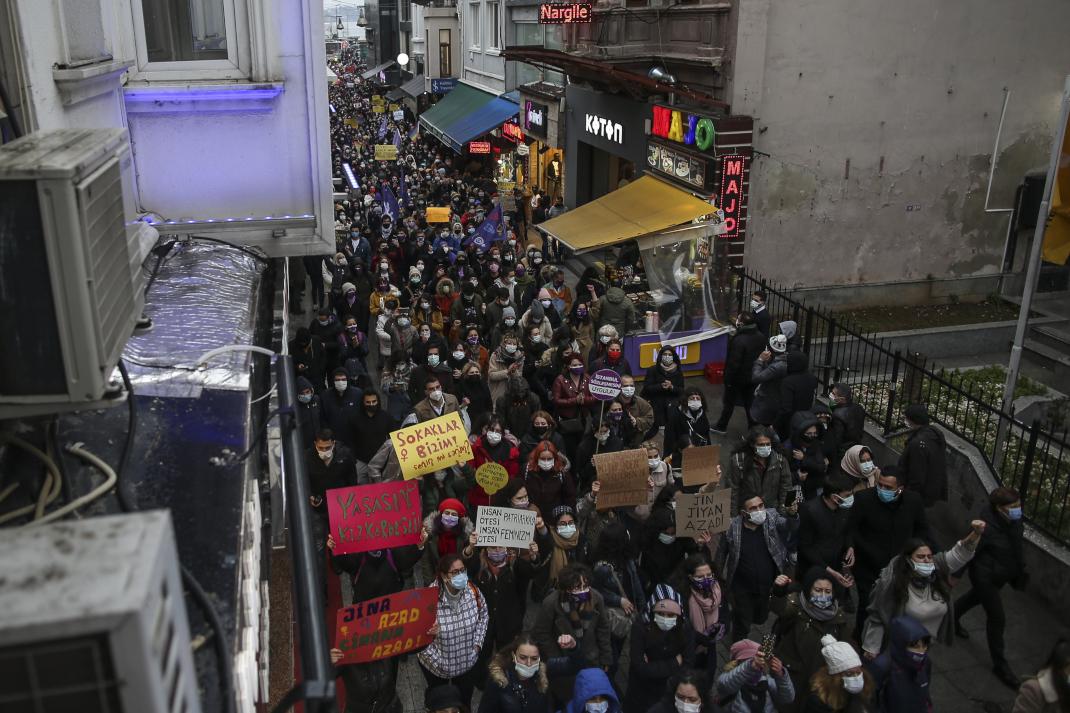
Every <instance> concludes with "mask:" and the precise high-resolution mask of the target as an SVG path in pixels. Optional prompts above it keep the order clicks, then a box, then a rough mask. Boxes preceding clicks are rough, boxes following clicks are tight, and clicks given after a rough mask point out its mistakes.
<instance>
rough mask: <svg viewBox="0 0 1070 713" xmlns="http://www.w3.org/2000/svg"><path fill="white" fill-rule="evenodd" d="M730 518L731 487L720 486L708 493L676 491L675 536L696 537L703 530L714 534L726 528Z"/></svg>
mask: <svg viewBox="0 0 1070 713" xmlns="http://www.w3.org/2000/svg"><path fill="white" fill-rule="evenodd" d="M731 520H732V489H731V488H720V489H718V490H712V491H710V492H708V493H695V494H694V495H688V494H687V493H677V495H676V536H677V537H697V536H698V535H700V534H702V533H703V532H709V533H713V534H716V533H718V532H724V531H725V530H727V529H728V523H729V522H730V521H731Z"/></svg>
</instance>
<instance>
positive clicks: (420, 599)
mask: <svg viewBox="0 0 1070 713" xmlns="http://www.w3.org/2000/svg"><path fill="white" fill-rule="evenodd" d="M437 614H438V589H437V588H436V587H424V588H422V589H409V590H406V591H404V592H395V593H394V594H390V595H388V596H385V597H379V598H378V599H369V600H367V601H363V602H358V603H357V604H354V605H353V606H351V607H343V608H341V609H339V610H338V613H337V614H336V615H335V636H334V647H335V648H336V649H339V650H341V652H342V660H341V661H339V663H340V664H354V663H368V662H369V661H379V660H381V659H387V658H391V657H392V656H400V655H402V654H407V653H410V652H412V651H415V650H417V649H421V648H423V647H424V646H427V645H428V644H430V643H431V637H430V636H428V635H427V630H428V629H430V628H431V627H432V626H433V625H434V623H435V617H436V616H437Z"/></svg>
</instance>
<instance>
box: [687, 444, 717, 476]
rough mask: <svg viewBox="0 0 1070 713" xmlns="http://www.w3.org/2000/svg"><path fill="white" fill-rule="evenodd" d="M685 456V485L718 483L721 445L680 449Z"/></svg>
mask: <svg viewBox="0 0 1070 713" xmlns="http://www.w3.org/2000/svg"><path fill="white" fill-rule="evenodd" d="M680 456H681V457H682V458H683V461H684V463H683V469H684V485H705V484H706V483H716V482H717V480H718V478H717V466H718V465H720V463H721V447H720V446H691V447H690V448H685V449H683V450H682V451H680Z"/></svg>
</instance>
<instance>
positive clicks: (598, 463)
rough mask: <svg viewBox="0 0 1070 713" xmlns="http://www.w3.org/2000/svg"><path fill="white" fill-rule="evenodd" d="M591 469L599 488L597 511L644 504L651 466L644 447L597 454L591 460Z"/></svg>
mask: <svg viewBox="0 0 1070 713" xmlns="http://www.w3.org/2000/svg"><path fill="white" fill-rule="evenodd" d="M594 468H595V472H596V473H597V474H598V482H599V484H600V485H601V490H599V492H598V509H599V510H608V509H610V508H618V507H626V506H629V505H645V504H646V502H647V480H648V479H649V478H650V466H649V465H648V464H647V454H646V449H645V448H636V449H635V450H630V451H619V452H617V453H599V454H597V455H595V457H594Z"/></svg>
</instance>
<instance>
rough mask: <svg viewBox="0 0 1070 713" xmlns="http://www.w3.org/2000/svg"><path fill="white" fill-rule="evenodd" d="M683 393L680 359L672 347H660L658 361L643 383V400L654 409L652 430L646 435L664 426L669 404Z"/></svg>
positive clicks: (647, 371)
mask: <svg viewBox="0 0 1070 713" xmlns="http://www.w3.org/2000/svg"><path fill="white" fill-rule="evenodd" d="M683 392H684V372H683V369H681V368H680V357H678V356H677V355H676V350H675V349H674V348H673V347H662V348H661V349H660V350H659V351H658V360H657V361H656V362H654V364H653V366H651V367H650V368H649V369H647V370H646V380H645V381H643V398H644V399H646V400H647V401H649V402H650V405H651V406H653V407H654V428H653V429H651V432H648V433H647V434H646V437H647V438H651V437H652V436H653V432H654V430H655V429H656V428H657V427H660V426H664V425H665V424H666V423H667V422H668V420H669V408H670V404H675V403H677V402H679V400H680V395H681V394H683Z"/></svg>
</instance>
